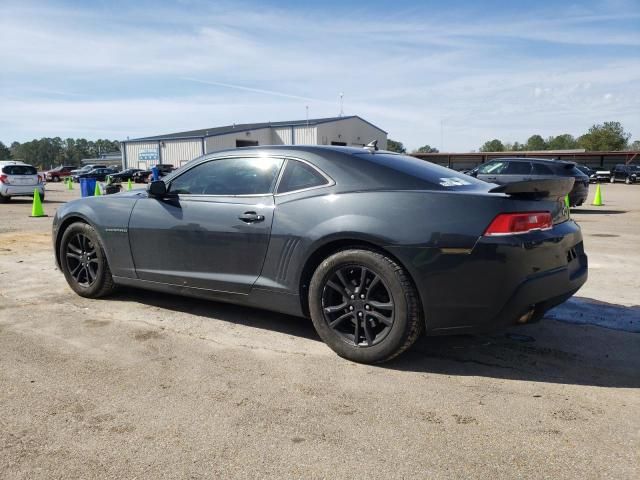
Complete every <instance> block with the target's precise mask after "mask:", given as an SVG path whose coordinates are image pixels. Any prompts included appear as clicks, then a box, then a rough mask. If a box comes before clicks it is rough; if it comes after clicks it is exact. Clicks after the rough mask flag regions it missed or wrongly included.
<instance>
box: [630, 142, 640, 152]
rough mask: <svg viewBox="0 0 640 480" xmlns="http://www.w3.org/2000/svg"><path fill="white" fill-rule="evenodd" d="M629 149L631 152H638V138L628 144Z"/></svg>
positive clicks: (639, 148) (639, 150) (639, 144)
mask: <svg viewBox="0 0 640 480" xmlns="http://www.w3.org/2000/svg"><path fill="white" fill-rule="evenodd" d="M629 150H631V151H633V152H640V140H636V141H634V142H633V143H632V144H631V145H629Z"/></svg>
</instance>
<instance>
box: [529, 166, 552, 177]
mask: <svg viewBox="0 0 640 480" xmlns="http://www.w3.org/2000/svg"><path fill="white" fill-rule="evenodd" d="M533 174H534V175H553V170H551V168H549V166H547V165H543V164H541V163H534V164H533Z"/></svg>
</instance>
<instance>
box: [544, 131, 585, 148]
mask: <svg viewBox="0 0 640 480" xmlns="http://www.w3.org/2000/svg"><path fill="white" fill-rule="evenodd" d="M547 146H548V147H549V150H571V149H573V148H578V141H577V140H576V139H575V138H574V137H573V135H570V134H568V133H563V134H562V135H558V136H557V137H549V138H548V139H547Z"/></svg>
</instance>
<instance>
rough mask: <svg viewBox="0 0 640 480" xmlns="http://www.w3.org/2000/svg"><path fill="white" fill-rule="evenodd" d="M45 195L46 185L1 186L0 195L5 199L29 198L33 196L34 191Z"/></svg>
mask: <svg viewBox="0 0 640 480" xmlns="http://www.w3.org/2000/svg"><path fill="white" fill-rule="evenodd" d="M36 189H37V190H38V191H39V192H40V193H41V194H44V185H43V184H41V183H40V184H38V185H4V184H3V185H0V195H2V196H3V197H28V196H31V195H33V191H34V190H36Z"/></svg>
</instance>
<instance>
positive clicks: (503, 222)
mask: <svg viewBox="0 0 640 480" xmlns="http://www.w3.org/2000/svg"><path fill="white" fill-rule="evenodd" d="M552 227H553V222H552V220H551V214H550V213H549V212H526V213H501V214H500V215H498V216H497V217H496V218H494V219H493V222H491V224H490V225H489V226H488V227H487V230H486V231H485V232H484V234H485V235H487V236H492V235H514V234H518V233H527V232H530V231H531V230H549V229H550V228H552Z"/></svg>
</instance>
